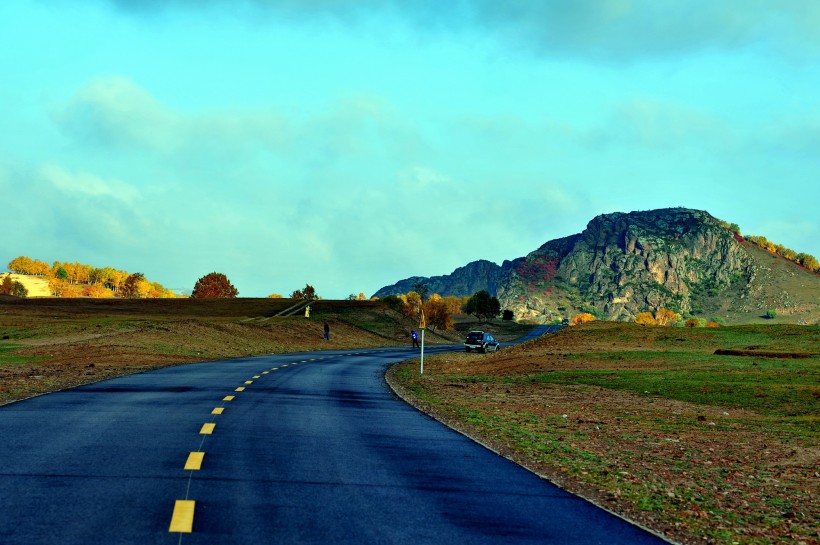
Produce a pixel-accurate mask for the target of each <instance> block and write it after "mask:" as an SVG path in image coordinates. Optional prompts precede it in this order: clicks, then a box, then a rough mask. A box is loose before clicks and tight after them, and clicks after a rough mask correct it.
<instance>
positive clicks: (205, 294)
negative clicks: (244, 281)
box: [191, 272, 239, 299]
mask: <svg viewBox="0 0 820 545" xmlns="http://www.w3.org/2000/svg"><path fill="white" fill-rule="evenodd" d="M237 295H239V291H238V290H237V289H236V288H235V287H234V285H233V284H231V282H230V281H229V280H228V277H227V276H225V275H224V274H222V273H218V272H212V273H210V274H206V275H205V276H203V277H202V278H200V279H199V280H197V281H196V285H195V286H194V291H193V292H192V293H191V298H192V299H230V298H234V297H236V296H237Z"/></svg>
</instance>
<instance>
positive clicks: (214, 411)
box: [211, 407, 225, 414]
mask: <svg viewBox="0 0 820 545" xmlns="http://www.w3.org/2000/svg"><path fill="white" fill-rule="evenodd" d="M224 410H225V408H224V407H215V408H214V410H212V411H211V414H222V411H224Z"/></svg>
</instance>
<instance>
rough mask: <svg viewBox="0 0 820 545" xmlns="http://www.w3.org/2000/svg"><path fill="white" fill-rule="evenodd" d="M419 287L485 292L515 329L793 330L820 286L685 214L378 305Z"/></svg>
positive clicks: (660, 216) (811, 315)
mask: <svg viewBox="0 0 820 545" xmlns="http://www.w3.org/2000/svg"><path fill="white" fill-rule="evenodd" d="M419 283H425V284H427V286H428V287H429V289H430V291H431V292H436V293H439V294H441V295H456V296H463V295H471V294H472V293H475V292H476V291H478V290H481V289H486V290H488V291H489V292H490V293H492V294H494V295H496V296H497V297H498V298H499V300H500V301H501V304H502V308H506V309H511V310H512V311H513V312H514V314H515V316H516V318H517V319H519V320H521V319H525V320H530V321H534V322H549V321H552V320H555V319H560V318H563V317H569V316H572V315H574V314H577V313H579V312H590V313H593V314H595V315H596V316H598V317H599V318H602V319H612V320H632V319H633V318H634V316H635V314H637V313H639V312H644V311H653V310H656V309H658V308H661V307H663V308H668V309H670V310H674V311H675V312H679V313H681V314H684V315H693V316H702V317H704V318H707V319H714V320H718V321H724V322H727V323H737V322H748V321H754V320H756V319H760V316H761V315H762V314H765V313H766V311H767V310H768V309H772V310H775V311H777V312H778V314H779V315H780V316H781V318H782V317H786V316H788V317H791V319H792V321H810V322H811V323H814V322H815V321H817V320H818V319H820V276H818V275H816V274H814V273H812V272H810V271H807V270H805V269H803V268H801V267H799V266H798V265H796V264H795V263H793V262H791V261H788V260H785V259H783V258H782V257H779V256H777V255H776V254H771V253H770V252H767V251H765V250H762V249H760V248H759V247H757V246H756V245H754V244H752V243H750V242H748V241H744V240H743V238H742V237H740V236H739V235H736V234H735V233H734V232H732V231H730V230H729V229H728V226H727V224H726V223H725V222H723V221H720V220H718V219H717V218H715V217H713V216H711V215H710V214H709V213H707V212H704V211H701V210H691V209H686V208H667V209H660V210H649V211H641V212H631V213H620V212H618V213H613V214H603V215H600V216H597V217H596V218H594V219H593V220H592V221H590V222H589V224H588V225H587V227H586V229H585V230H584V231H583V232H582V233H580V234H577V235H572V236H569V237H565V238H560V239H556V240H552V241H550V242H547V243H546V244H544V245H543V246H541V247H540V248H538V249H537V250H535V251H533V252H531V253H530V254H529V255H527V256H526V257H523V258H518V259H515V260H513V261H505V262H504V264H503V265H501V266H498V265H495V264H494V263H491V262H488V261H478V262H474V263H470V264H469V265H466V266H465V267H461V268H459V269H456V270H455V271H454V272H453V273H452V274H451V275H445V276H438V277H432V278H424V277H414V278H410V279H406V280H403V281H401V282H399V283H397V284H394V285H393V286H388V287H385V288H382V289H381V290H379V291H378V292H377V294H376V295H379V296H382V295H388V294H390V293H406V292H407V291H410V290H412V289H413V286H414V285H416V284H419Z"/></svg>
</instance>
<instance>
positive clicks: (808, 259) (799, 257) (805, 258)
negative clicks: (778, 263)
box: [720, 220, 820, 274]
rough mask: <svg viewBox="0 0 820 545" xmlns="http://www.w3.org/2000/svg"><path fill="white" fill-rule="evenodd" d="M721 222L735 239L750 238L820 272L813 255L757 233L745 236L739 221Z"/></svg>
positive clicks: (806, 267) (752, 241) (767, 248)
mask: <svg viewBox="0 0 820 545" xmlns="http://www.w3.org/2000/svg"><path fill="white" fill-rule="evenodd" d="M720 224H721V225H722V226H723V227H725V228H726V229H728V230H729V231H731V232H732V233H734V235H735V239H736V240H737V241H738V242H743V241H744V240H748V241H749V242H751V243H753V244H756V245H758V246H759V247H761V248H763V249H764V250H766V251H769V252H771V253H773V254H777V255H779V256H780V257H784V258H786V259H788V260H789V261H793V262H795V263H797V264H798V265H800V266H801V267H803V268H804V269H808V270H810V271H812V272H814V273H818V274H820V262H818V261H817V258H816V257H814V256H813V255H811V254H807V253H806V252H795V251H794V250H792V249H791V248H786V247H785V246H783V245H782V244H777V243H775V242H772V241H771V240H768V239H767V238H766V237H762V236H757V235H749V236H746V237H744V236H743V235H742V234H741V233H740V226H739V225H738V224H737V223H727V222H725V221H722V220H721V221H720Z"/></svg>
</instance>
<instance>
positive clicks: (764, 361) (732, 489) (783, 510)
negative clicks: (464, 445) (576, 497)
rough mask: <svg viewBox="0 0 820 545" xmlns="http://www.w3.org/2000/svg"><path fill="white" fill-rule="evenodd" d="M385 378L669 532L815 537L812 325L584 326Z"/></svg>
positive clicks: (686, 536)
mask: <svg viewBox="0 0 820 545" xmlns="http://www.w3.org/2000/svg"><path fill="white" fill-rule="evenodd" d="M718 349H738V350H740V351H741V352H743V353H746V354H749V355H747V356H719V355H715V354H714V352H715V350H718ZM763 353H766V354H769V356H771V355H774V354H779V355H781V356H783V357H782V358H781V357H761V356H758V355H757V354H763ZM795 354H799V355H802V356H808V357H799V358H793V357H790V356H793V355H795ZM787 356H789V357H787ZM393 380H394V381H396V382H397V383H399V384H401V385H402V386H403V387H404V388H405V389H406V390H405V391H406V392H407V393H408V394H409V395H411V396H412V397H413V398H414V399H415V402H416V403H418V404H420V405H422V406H423V407H425V409H426V410H428V411H429V412H432V413H434V414H437V415H438V417H439V418H441V419H442V420H445V421H447V422H449V423H450V424H451V425H453V426H455V427H459V428H461V429H462V430H464V431H465V432H466V433H468V434H470V435H473V436H475V437H477V438H479V439H480V440H482V441H483V442H485V443H487V444H490V445H492V446H493V447H494V448H496V449H497V450H499V451H500V452H502V453H504V454H505V455H507V456H509V457H510V458H512V459H514V460H516V461H518V462H519V463H522V464H523V465H527V466H528V467H531V468H532V469H534V470H536V471H538V472H539V473H541V474H543V475H546V476H548V477H549V478H551V479H553V480H555V481H557V482H558V483H560V484H562V485H564V486H566V487H567V488H569V489H570V490H574V491H578V492H581V493H583V494H584V495H586V496H588V497H591V498H593V499H595V500H597V501H598V502H600V503H601V504H603V505H605V506H607V507H609V508H611V509H613V510H616V511H618V512H621V513H623V514H624V515H626V516H628V517H630V518H632V519H634V520H639V521H641V522H643V523H644V524H646V525H647V526H649V527H652V528H655V529H657V530H659V531H662V532H663V533H664V534H666V535H667V536H669V537H671V538H673V539H675V540H677V541H679V542H683V543H725V544H734V543H743V544H747V543H752V544H763V543H784V544H785V543H801V542H802V543H818V542H820V541H819V540H820V538H819V537H818V533H817V532H818V530H817V528H818V524H820V517H819V516H818V482H820V475H819V474H818V463H819V462H820V447H818V445H820V427H819V426H818V423H819V422H820V328H818V327H802V326H738V327H730V328H717V329H694V330H693V329H683V328H662V327H640V326H635V325H632V324H618V323H597V324H590V325H587V326H583V327H578V328H570V329H565V330H563V331H561V332H559V333H557V334H555V335H552V336H547V337H544V338H542V339H538V340H536V341H533V342H530V343H527V344H525V345H522V346H520V347H515V348H511V349H509V350H505V351H502V352H499V353H498V354H497V355H496V354H493V355H489V356H478V355H474V354H470V355H468V354H452V355H442V356H436V357H434V358H430V359H429V360H426V361H425V374H424V375H423V376H419V375H418V371H417V367H416V365H415V364H412V363H410V364H404V365H401V366H398V367H397V368H395V370H394V373H393Z"/></svg>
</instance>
